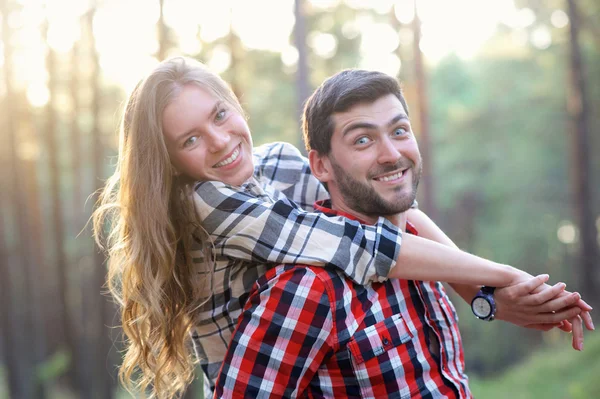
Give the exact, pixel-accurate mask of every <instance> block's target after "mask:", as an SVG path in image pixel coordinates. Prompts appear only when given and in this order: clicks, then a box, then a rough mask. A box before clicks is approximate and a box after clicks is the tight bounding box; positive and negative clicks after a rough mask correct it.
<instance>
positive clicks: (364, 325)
mask: <svg viewBox="0 0 600 399" xmlns="http://www.w3.org/2000/svg"><path fill="white" fill-rule="evenodd" d="M413 232H414V231H413ZM431 334H433V335H434V336H435V339H437V341H436V342H432V341H431V338H430V337H431ZM439 343H441V345H439ZM436 344H437V345H439V357H438V356H437V355H435V354H434V353H433V352H432V351H431V349H430V348H431V347H432V346H435V345H436ZM215 397H219V398H220V397H225V398H229V397H234V398H241V397H245V398H266V397H269V398H278V397H286V398H289V397H307V398H359V397H360V398H458V397H460V398H470V397H472V395H471V393H470V391H469V388H468V380H467V376H466V375H465V374H464V360H463V352H462V344H461V340H460V334H459V331H458V325H457V318H456V313H455V311H454V308H453V306H452V304H451V302H450V300H449V298H448V296H447V295H446V293H445V291H444V289H443V287H442V285H441V284H438V283H432V282H415V281H408V280H397V279H393V280H388V281H385V282H383V283H373V284H369V285H366V286H361V285H358V284H356V283H354V282H352V281H351V280H349V279H348V278H346V277H345V276H344V275H343V274H342V273H341V272H339V270H334V269H332V268H315V267H312V266H301V265H300V266H299V265H281V266H278V267H277V268H275V269H271V270H269V271H268V272H267V274H266V275H265V276H263V277H261V278H260V279H259V280H258V282H257V284H256V285H255V287H254V289H253V291H252V293H251V294H250V297H249V299H248V302H247V304H246V306H245V309H244V312H243V314H242V317H241V318H240V321H239V324H238V327H237V329H236V331H235V332H234V337H233V341H232V343H231V345H230V347H229V349H228V352H227V355H226V357H225V361H224V363H223V368H222V369H221V373H220V376H219V379H218V381H217V387H216V392H215Z"/></svg>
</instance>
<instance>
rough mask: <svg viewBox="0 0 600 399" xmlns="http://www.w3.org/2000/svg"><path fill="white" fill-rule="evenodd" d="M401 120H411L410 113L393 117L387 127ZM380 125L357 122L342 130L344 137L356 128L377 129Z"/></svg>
mask: <svg viewBox="0 0 600 399" xmlns="http://www.w3.org/2000/svg"><path fill="white" fill-rule="evenodd" d="M401 120H407V121H408V120H409V119H408V115H406V114H398V115H396V116H395V117H393V118H392V119H391V120H390V121H389V122H388V123H387V124H386V127H387V128H391V127H392V126H394V125H395V124H396V123H398V122H400V121H401ZM377 126H378V125H375V124H373V123H369V122H356V123H351V124H349V125H348V126H346V128H345V129H344V130H343V131H342V137H344V136H346V135H347V134H348V133H350V132H351V131H352V130H356V129H377Z"/></svg>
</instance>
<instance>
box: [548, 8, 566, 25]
mask: <svg viewBox="0 0 600 399" xmlns="http://www.w3.org/2000/svg"><path fill="white" fill-rule="evenodd" d="M550 22H552V25H554V26H555V27H556V28H559V29H560V28H564V27H565V26H567V25H568V24H569V16H568V15H567V14H566V13H565V12H564V11H563V10H555V11H554V12H553V13H552V15H551V16H550Z"/></svg>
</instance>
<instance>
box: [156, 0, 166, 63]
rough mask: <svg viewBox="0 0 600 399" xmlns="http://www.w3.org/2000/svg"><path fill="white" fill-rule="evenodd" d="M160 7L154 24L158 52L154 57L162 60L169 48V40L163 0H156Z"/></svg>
mask: <svg viewBox="0 0 600 399" xmlns="http://www.w3.org/2000/svg"><path fill="white" fill-rule="evenodd" d="M158 2H159V7H160V15H159V17H158V22H157V24H156V28H157V30H158V53H157V54H156V57H157V58H158V60H159V61H163V60H164V59H165V58H167V52H168V50H169V40H168V37H167V25H166V24H165V18H164V13H163V11H164V6H165V0H158Z"/></svg>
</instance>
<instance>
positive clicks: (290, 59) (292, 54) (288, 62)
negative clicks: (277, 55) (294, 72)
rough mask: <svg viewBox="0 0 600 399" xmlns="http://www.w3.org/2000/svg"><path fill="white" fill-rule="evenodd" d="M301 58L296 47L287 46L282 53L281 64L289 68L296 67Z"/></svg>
mask: <svg viewBox="0 0 600 399" xmlns="http://www.w3.org/2000/svg"><path fill="white" fill-rule="evenodd" d="M299 57H300V55H299V54H298V49H297V48H296V47H294V46H287V47H286V48H284V49H283V51H282V52H281V62H282V63H283V65H285V66H288V67H290V66H293V65H296V63H298V58H299Z"/></svg>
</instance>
